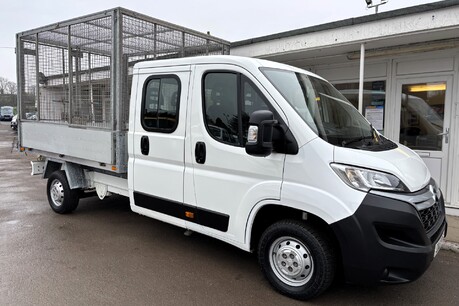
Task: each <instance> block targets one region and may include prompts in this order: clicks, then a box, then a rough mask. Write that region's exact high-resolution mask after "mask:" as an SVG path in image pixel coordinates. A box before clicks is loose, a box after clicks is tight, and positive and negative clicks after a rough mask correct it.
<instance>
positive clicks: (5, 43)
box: [0, 0, 437, 82]
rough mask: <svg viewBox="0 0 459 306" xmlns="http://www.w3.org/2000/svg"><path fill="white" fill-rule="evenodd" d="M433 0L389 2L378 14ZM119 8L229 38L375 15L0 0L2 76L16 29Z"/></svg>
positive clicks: (191, 3) (265, 5)
mask: <svg viewBox="0 0 459 306" xmlns="http://www.w3.org/2000/svg"><path fill="white" fill-rule="evenodd" d="M373 2H374V3H379V2H380V0H373ZM431 2H437V1H435V0H389V2H388V3H387V4H385V5H383V6H381V7H380V12H386V11H391V10H395V9H399V8H404V7H409V6H415V5H420V4H425V3H431ZM118 6H121V7H124V8H127V9H130V10H133V11H137V12H139V13H143V14H146V15H149V16H152V17H155V18H158V19H162V20H165V21H168V22H172V23H175V24H178V25H181V26H184V27H187V28H191V29H194V30H197V31H201V32H207V31H210V32H211V34H212V35H214V36H217V37H220V38H223V39H226V40H229V41H231V42H233V41H238V40H243V39H247V38H253V37H258V36H263V35H268V34H273V33H278V32H283V31H288V30H294V29H298V28H304V27H309V26H313V25H318V24H322V23H327V22H332V21H337V20H342V19H347V18H351V17H358V16H363V15H369V14H373V13H374V9H367V8H366V3H365V0H345V1H343V0H341V1H339V0H283V1H279V0H252V1H249V0H229V1H218V0H165V1H161V0H155V1H151V0H150V1H148V0H78V1H63V0H40V1H36V0H28V1H27V0H0V76H2V77H6V78H8V79H9V80H11V81H14V82H16V68H15V67H16V64H15V54H14V46H15V34H16V33H18V32H21V31H25V30H30V29H34V28H37V27H41V26H44V25H48V24H52V23H56V22H59V21H63V20H67V19H70V18H74V17H78V16H82V15H87V14H91V13H94V12H98V11H103V10H106V9H110V8H114V7H118Z"/></svg>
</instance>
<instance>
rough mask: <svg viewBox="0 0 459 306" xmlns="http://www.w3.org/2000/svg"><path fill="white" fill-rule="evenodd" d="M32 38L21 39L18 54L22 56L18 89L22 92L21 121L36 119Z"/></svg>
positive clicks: (34, 52) (35, 83)
mask: <svg viewBox="0 0 459 306" xmlns="http://www.w3.org/2000/svg"><path fill="white" fill-rule="evenodd" d="M33 40H34V36H28V37H24V38H23V39H21V47H20V52H21V54H22V58H21V66H22V70H21V71H20V77H19V79H20V82H21V84H20V87H21V88H22V91H21V92H20V95H21V97H22V99H21V106H22V107H21V119H36V118H37V117H36V111H37V107H36V103H35V97H36V91H37V87H36V86H37V82H36V60H35V55H36V49H35V46H36V44H35V43H34V42H32V41H33Z"/></svg>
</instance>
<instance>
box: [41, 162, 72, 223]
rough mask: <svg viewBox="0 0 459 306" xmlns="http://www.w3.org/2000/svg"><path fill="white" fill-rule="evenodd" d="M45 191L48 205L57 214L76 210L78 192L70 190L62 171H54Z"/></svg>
mask: <svg viewBox="0 0 459 306" xmlns="http://www.w3.org/2000/svg"><path fill="white" fill-rule="evenodd" d="M46 191H47V195H48V202H49V205H50V206H51V208H52V209H53V210H54V211H55V212H57V213H58V214H66V213H71V212H72V211H74V210H75V209H76V208H77V206H78V201H79V200H80V199H79V196H78V190H76V189H70V187H69V183H68V182H67V176H66V175H65V172H64V171H62V170H60V171H55V172H53V173H52V174H51V175H50V177H49V178H48V184H47V190H46Z"/></svg>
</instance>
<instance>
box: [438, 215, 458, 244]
mask: <svg viewBox="0 0 459 306" xmlns="http://www.w3.org/2000/svg"><path fill="white" fill-rule="evenodd" d="M446 220H448V233H447V236H446V238H445V243H443V246H442V248H443V249H445V250H450V251H454V252H456V253H459V217H456V216H449V215H448V216H446Z"/></svg>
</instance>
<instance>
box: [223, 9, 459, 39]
mask: <svg viewBox="0 0 459 306" xmlns="http://www.w3.org/2000/svg"><path fill="white" fill-rule="evenodd" d="M456 5H459V0H443V1H438V2H433V3H426V4H421V5H417V6H411V7H407V8H401V9H397V10H393V11H388V12H383V13H378V14H371V15H365V16H360V17H352V18H349V19H343V20H339V21H333V22H329V23H324V24H320V25H315V26H311V27H306V28H300V29H295V30H290V31H285V32H279V33H275V34H270V35H265V36H259V37H254V38H249V39H244V40H240V41H235V42H231V45H230V48H233V47H241V46H246V45H251V44H255V43H259V42H265V41H269V40H274V39H280V38H286V37H291V36H297V35H303V34H309V33H313V32H320V31H326V30H332V29H336V28H340V27H346V26H352V25H357V24H363V23H368V22H372V21H378V20H384V19H389V18H394V17H401V16H406V15H411V14H417V13H424V12H428V11H433V10H438V9H443V8H448V7H451V6H456Z"/></svg>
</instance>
